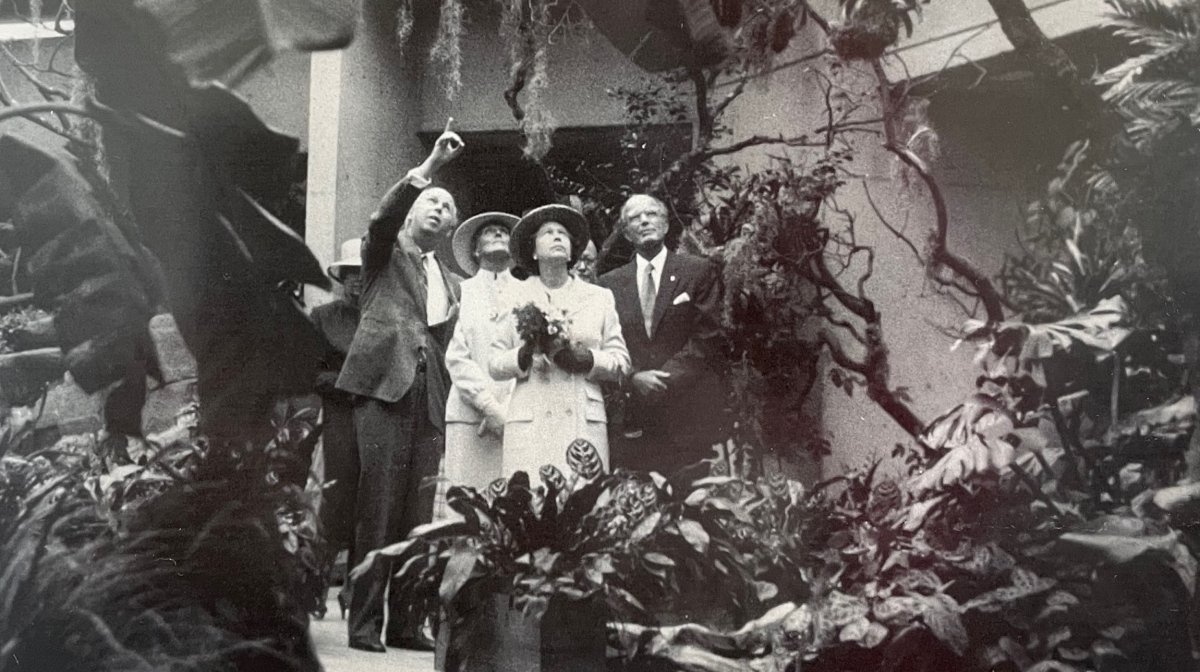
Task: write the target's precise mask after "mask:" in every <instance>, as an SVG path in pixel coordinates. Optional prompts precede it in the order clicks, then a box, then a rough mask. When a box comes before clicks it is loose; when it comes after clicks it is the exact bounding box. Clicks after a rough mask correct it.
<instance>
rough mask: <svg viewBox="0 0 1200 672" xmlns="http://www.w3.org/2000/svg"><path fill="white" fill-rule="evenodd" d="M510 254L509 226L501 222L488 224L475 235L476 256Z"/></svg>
mask: <svg viewBox="0 0 1200 672" xmlns="http://www.w3.org/2000/svg"><path fill="white" fill-rule="evenodd" d="M498 254H504V255H507V254H508V228H507V227H505V226H502V225H500V224H488V225H487V226H485V227H483V229H482V230H480V232H479V234H478V235H477V236H476V237H475V257H476V258H483V257H485V256H488V255H498Z"/></svg>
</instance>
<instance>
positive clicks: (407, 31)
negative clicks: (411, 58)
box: [396, 0, 413, 52]
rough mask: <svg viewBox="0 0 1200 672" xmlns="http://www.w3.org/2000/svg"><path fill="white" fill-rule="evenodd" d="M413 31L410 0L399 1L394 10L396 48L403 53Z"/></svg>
mask: <svg viewBox="0 0 1200 672" xmlns="http://www.w3.org/2000/svg"><path fill="white" fill-rule="evenodd" d="M412 31H413V8H412V0H400V6H399V7H397V8H396V46H398V47H400V51H401V52H403V51H404V48H405V47H406V46H408V40H409V38H410V37H412Z"/></svg>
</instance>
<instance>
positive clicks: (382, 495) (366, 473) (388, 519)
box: [349, 398, 413, 642]
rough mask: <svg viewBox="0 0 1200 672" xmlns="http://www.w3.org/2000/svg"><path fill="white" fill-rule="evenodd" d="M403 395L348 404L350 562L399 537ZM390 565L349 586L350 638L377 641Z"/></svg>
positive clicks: (405, 421) (404, 461)
mask: <svg viewBox="0 0 1200 672" xmlns="http://www.w3.org/2000/svg"><path fill="white" fill-rule="evenodd" d="M406 401H408V399H407V398H405V399H402V400H400V401H399V402H397V403H394V404H389V403H386V402H382V401H379V400H377V399H362V400H360V401H359V402H358V404H356V405H355V408H354V425H355V428H356V429H357V434H358V449H359V464H360V473H359V479H358V494H357V498H356V506H355V509H356V511H355V513H356V515H357V521H356V524H355V533H354V556H353V557H352V559H351V563H350V564H351V566H356V565H358V564H359V563H361V562H362V560H363V558H365V557H366V555H367V553H368V552H370V551H372V550H375V549H377V548H381V547H383V546H386V545H388V544H390V543H393V542H396V541H399V540H400V539H401V538H402V537H403V533H402V531H401V514H402V512H403V511H402V510H403V503H404V493H405V491H406V490H407V484H408V478H407V477H408V471H409V470H408V463H409V462H410V459H411V454H412V441H411V439H412V437H413V431H412V414H411V413H407V412H406V411H407V410H408V409H409V408H410V404H407V403H405V402H406ZM391 573H392V569H391V563H388V562H380V563H378V564H377V565H376V566H375V568H374V569H372V570H371V571H370V572H368V573H366V574H364V575H363V576H361V577H359V579H358V580H357V581H355V582H354V584H353V585H352V586H351V594H350V621H349V630H350V639H351V640H352V641H355V640H357V641H362V642H377V641H378V640H379V636H380V634H382V632H383V620H384V609H383V605H384V593H385V591H386V590H387V583H388V577H390V576H391Z"/></svg>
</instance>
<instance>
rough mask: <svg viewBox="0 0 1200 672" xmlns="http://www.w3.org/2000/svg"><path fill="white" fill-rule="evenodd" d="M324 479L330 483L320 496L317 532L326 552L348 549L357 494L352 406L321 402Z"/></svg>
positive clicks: (341, 403) (356, 463)
mask: <svg viewBox="0 0 1200 672" xmlns="http://www.w3.org/2000/svg"><path fill="white" fill-rule="evenodd" d="M321 440H322V441H323V442H324V448H323V450H324V453H325V480H326V482H329V481H333V484H332V485H330V486H328V487H327V488H325V490H324V491H323V492H322V493H321V498H322V500H323V501H322V506H321V529H322V533H323V535H324V536H325V540H326V542H328V544H329V547H330V549H331V550H332V551H333V552H334V553H336V552H337V551H339V550H341V549H343V548H348V547H349V546H350V545H351V544H352V543H353V539H354V521H355V516H354V507H355V504H356V502H355V499H356V497H357V493H358V478H359V466H358V442H357V441H356V430H355V428H354V407H353V406H351V405H350V404H349V403H346V402H341V401H326V402H325V429H324V431H323V432H322V434H321Z"/></svg>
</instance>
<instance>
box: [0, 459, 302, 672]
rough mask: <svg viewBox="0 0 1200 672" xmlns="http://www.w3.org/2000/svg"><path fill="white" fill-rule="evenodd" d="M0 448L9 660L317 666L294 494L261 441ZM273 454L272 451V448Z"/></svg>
mask: <svg viewBox="0 0 1200 672" xmlns="http://www.w3.org/2000/svg"><path fill="white" fill-rule="evenodd" d="M226 448H228V446H220V447H217V446H209V445H207V444H206V442H204V441H202V440H197V441H191V442H184V443H179V444H176V445H174V446H171V447H169V448H166V449H164V450H163V451H162V452H161V453H160V454H159V455H158V456H157V457H156V458H155V459H154V460H153V461H151V462H150V463H148V464H145V465H133V464H126V465H122V466H116V467H112V468H107V467H105V466H104V465H103V464H102V463H101V462H100V461H99V460H98V459H97V458H95V457H94V456H93V455H92V454H91V453H90V452H52V451H42V452H39V453H34V454H32V455H28V456H24V457H18V456H15V455H11V454H8V455H3V456H2V457H0V567H3V568H4V570H3V572H4V581H3V584H2V587H0V610H2V611H0V646H2V647H3V649H4V651H5V655H6V656H15V659H17V660H20V661H21V667H22V669H30V670H45V671H47V672H49V671H51V670H53V671H55V672H58V671H64V670H65V671H70V670H97V669H103V670H144V669H184V668H190V669H197V668H198V669H205V670H240V669H254V670H289V671H290V670H317V669H319V665H318V663H317V661H316V657H315V653H314V651H313V650H312V647H311V644H310V642H309V639H308V634H307V625H308V621H307V610H308V608H309V607H310V605H309V604H308V603H306V602H305V600H304V596H305V587H306V585H308V584H309V583H310V581H309V579H308V578H307V577H308V575H309V573H310V568H309V567H307V566H306V562H305V560H304V554H303V553H301V552H299V551H301V550H302V546H303V545H304V542H301V543H297V544H296V545H295V546H294V547H293V548H291V549H290V550H289V549H288V548H287V547H286V546H287V543H286V542H287V540H288V538H289V535H291V533H292V531H293V521H294V520H296V519H297V518H302V517H303V514H302V512H303V511H304V509H305V506H306V503H305V502H304V501H303V500H302V499H301V493H300V492H299V491H298V489H297V488H295V487H294V486H292V485H290V484H285V483H283V482H281V481H280V480H279V479H278V478H277V476H276V475H275V468H276V467H275V460H274V459H273V458H272V457H271V456H270V453H271V451H270V450H266V449H264V448H263V447H252V446H243V447H240V448H238V449H236V450H227V449H226ZM275 448H281V446H276V447H275Z"/></svg>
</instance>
